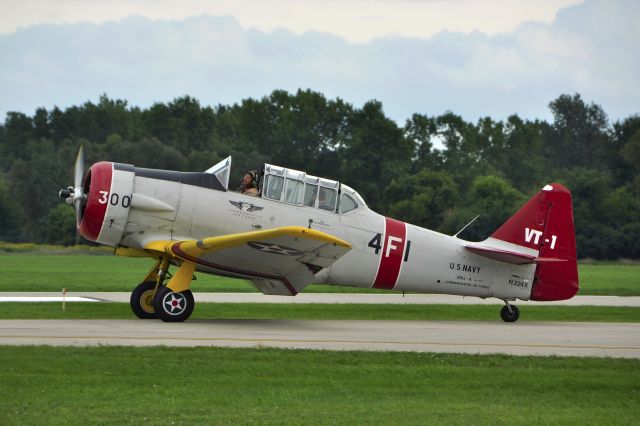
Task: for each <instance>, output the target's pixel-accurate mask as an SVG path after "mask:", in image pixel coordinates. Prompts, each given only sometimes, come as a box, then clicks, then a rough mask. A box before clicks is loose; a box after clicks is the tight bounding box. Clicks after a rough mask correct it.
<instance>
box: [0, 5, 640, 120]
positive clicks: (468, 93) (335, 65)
mask: <svg viewBox="0 0 640 426" xmlns="http://www.w3.org/2000/svg"><path fill="white" fill-rule="evenodd" d="M65 1H66V0H65ZM358 1H359V0H353V3H357V2H358ZM380 1H381V2H382V3H384V2H385V0H380ZM327 2H328V3H332V2H333V0H327ZM141 3H144V1H141ZM443 3H449V2H446V1H445V2H443ZM637 16H640V3H638V2H632V1H618V2H615V3H613V2H610V1H603V0H591V1H587V2H585V3H584V4H580V5H576V6H570V7H568V8H565V9H563V10H561V11H560V13H559V14H558V18H557V20H556V21H554V22H552V23H550V24H545V23H540V22H537V23H534V22H530V23H526V24H523V25H520V26H519V27H518V28H517V29H515V30H514V31H513V32H511V33H500V34H486V33H483V32H479V31H475V32H471V33H468V34H466V33H461V32H441V33H438V34H436V35H434V36H432V37H430V38H427V39H420V38H407V37H386V38H379V39H375V40H372V41H370V42H367V43H352V42H348V41H347V40H345V39H344V38H342V37H338V36H335V35H331V34H327V33H322V32H307V33H304V34H296V33H294V32H292V31H289V30H284V29H279V30H274V31H269V32H265V31H262V30H258V29H246V28H245V27H244V26H243V25H242V24H241V23H240V22H239V21H238V20H237V19H235V18H231V17H211V16H200V17H191V18H187V19H184V20H178V21H175V20H171V21H150V20H149V19H146V18H141V17H137V18H127V19H125V20H123V21H121V22H109V23H105V24H100V25H95V24H88V23H83V24H66V25H41V26H35V27H31V28H27V29H22V30H19V31H16V32H14V33H12V34H5V35H0V63H2V64H3V67H1V68H0V93H2V96H0V114H2V115H4V113H5V112H6V111H8V110H22V111H25V112H28V113H31V112H32V111H33V110H34V109H35V107H36V106H40V105H42V106H46V107H51V106H53V105H54V104H55V105H59V106H62V107H64V106H69V105H72V104H79V103H82V102H84V101H86V100H88V99H94V100H95V99H97V97H98V96H99V95H100V94H101V93H103V92H106V93H107V94H108V95H109V96H111V97H119V98H123V99H128V100H129V101H130V102H131V103H132V104H134V105H140V106H143V107H144V106H148V105H150V104H151V103H153V102H154V101H169V100H171V99H172V98H174V97H177V96H181V95H184V94H189V95H191V96H194V97H196V98H198V99H200V100H201V101H202V102H203V103H207V104H213V105H216V104H219V103H223V104H229V103H234V102H238V101H240V100H241V99H242V98H245V97H261V96H264V95H267V94H269V93H270V92H271V91H272V90H275V89H286V90H290V91H295V90H297V89H298V88H311V89H313V90H317V91H320V92H323V93H324V94H325V95H327V96H329V97H335V96H339V97H341V98H343V99H345V100H347V101H350V102H353V103H356V104H361V103H363V102H365V101H367V100H369V99H372V98H376V99H379V100H381V101H382V102H383V105H384V106H385V110H386V112H387V113H388V114H389V115H390V116H391V117H392V118H394V119H396V120H398V121H399V122H403V121H404V120H405V119H406V118H408V117H409V116H410V115H411V114H412V113H414V112H418V113H426V114H429V115H435V114H441V113H442V112H444V111H445V110H452V111H454V112H456V113H459V114H461V115H463V116H464V117H465V118H467V119H470V120H475V119H477V118H478V117H481V116H486V115H489V116H492V117H494V118H497V119H501V118H505V117H507V116H508V115H510V114H512V113H518V114H520V115H521V116H524V117H528V118H548V117H549V113H548V110H547V104H548V103H549V102H550V101H551V100H553V99H555V98H556V97H557V96H558V95H560V94H561V93H573V92H576V91H577V92H579V93H581V94H582V95H583V96H584V98H586V99H588V100H593V101H595V102H596V103H598V104H600V105H602V106H603V107H604V108H605V111H607V112H608V113H609V114H610V115H612V116H613V117H614V118H620V117H625V116H627V115H630V114H632V113H638V112H640V111H639V110H640V108H639V107H638V104H637V99H640V59H639V58H638V57H637V55H635V49H637V45H638V42H640V30H639V29H638V27H637V26H636V25H635V19H636V17H637Z"/></svg>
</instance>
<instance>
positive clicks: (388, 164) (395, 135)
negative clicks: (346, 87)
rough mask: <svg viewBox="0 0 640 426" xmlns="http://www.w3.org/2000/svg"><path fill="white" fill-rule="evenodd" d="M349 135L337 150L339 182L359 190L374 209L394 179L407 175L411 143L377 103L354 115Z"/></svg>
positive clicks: (370, 104) (350, 122)
mask: <svg viewBox="0 0 640 426" xmlns="http://www.w3.org/2000/svg"><path fill="white" fill-rule="evenodd" d="M349 126H350V132H349V134H348V135H347V137H346V139H345V141H344V144H343V145H341V146H339V148H338V149H339V153H340V155H341V165H340V166H341V168H340V176H337V177H339V178H340V179H342V180H344V181H345V182H347V183H349V184H350V185H352V186H354V187H356V188H361V190H362V192H363V193H364V194H365V196H366V198H367V202H368V203H369V204H370V206H372V207H373V208H376V207H378V206H380V205H382V203H383V200H382V193H383V192H384V189H385V188H386V187H387V185H389V184H390V183H391V181H392V180H393V179H394V178H396V177H397V176H401V175H403V174H405V173H407V172H408V171H409V168H410V166H411V159H412V155H413V151H414V146H413V143H412V141H408V140H406V139H405V138H404V137H403V134H402V130H401V129H400V128H398V126H397V125H396V123H395V122H393V121H392V120H390V119H389V118H387V117H386V116H385V115H384V112H383V110H382V104H381V103H380V102H375V101H371V102H367V103H366V104H364V106H363V107H362V109H360V110H356V111H354V113H353V115H352V117H351V120H350V121H349Z"/></svg>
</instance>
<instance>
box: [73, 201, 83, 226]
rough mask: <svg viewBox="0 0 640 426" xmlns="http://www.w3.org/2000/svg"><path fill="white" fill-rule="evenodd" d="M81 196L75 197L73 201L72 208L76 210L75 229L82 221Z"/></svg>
mask: <svg viewBox="0 0 640 426" xmlns="http://www.w3.org/2000/svg"><path fill="white" fill-rule="evenodd" d="M83 201H84V200H83V198H82V196H80V197H77V198H75V199H74V200H73V207H74V208H75V210H76V228H77V227H79V226H80V222H81V221H82V202H83Z"/></svg>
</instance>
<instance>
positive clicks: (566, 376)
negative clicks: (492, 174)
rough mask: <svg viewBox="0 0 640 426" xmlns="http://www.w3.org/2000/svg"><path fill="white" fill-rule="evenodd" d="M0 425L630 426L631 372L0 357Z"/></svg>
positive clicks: (183, 351)
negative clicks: (499, 425) (613, 425)
mask: <svg viewBox="0 0 640 426" xmlns="http://www.w3.org/2000/svg"><path fill="white" fill-rule="evenodd" d="M1 349H2V350H1V351H0V363H1V364H2V365H3V368H2V369H0V383H1V384H2V386H0V412H2V419H1V421H0V423H2V424H3V425H25V424H38V425H39V424H49V425H56V424H59V425H68V424H114V425H121V424H163V425H171V424H248V423H258V424H274V423H275V424H491V425H494V424H508V425H513V424H637V420H638V416H639V415H640V361H638V360H623V359H589V358H584V359H582V358H546V357H508V356H500V355H495V356H479V355H477V356H474V355H471V356H469V355H466V356H465V355H454V354H419V353H394V352H387V353H370V352H330V351H311V350H305V351H296V350H280V349H231V348H225V349H221V348H166V347H156V348H123V347H101V348H78V347H67V348H56V347H2V348H1Z"/></svg>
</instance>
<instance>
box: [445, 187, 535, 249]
mask: <svg viewBox="0 0 640 426" xmlns="http://www.w3.org/2000/svg"><path fill="white" fill-rule="evenodd" d="M525 201H526V197H525V196H524V195H523V194H522V193H520V192H519V191H518V190H517V189H515V188H513V187H512V186H511V185H510V184H509V183H508V182H507V181H505V180H504V179H503V178H501V177H499V176H491V175H489V176H478V177H476V178H475V179H474V180H473V183H472V184H471V188H470V189H469V192H468V195H467V198H466V202H465V203H464V205H463V206H461V207H460V208H458V209H457V210H456V211H455V212H454V213H453V214H451V215H449V217H447V220H446V222H445V224H444V229H445V230H446V231H448V232H449V233H455V232H457V231H459V230H460V229H462V228H463V227H464V226H465V225H466V224H467V223H469V221H470V220H472V219H473V218H474V217H476V216H479V217H478V218H477V219H476V220H475V221H474V222H473V224H472V225H471V226H469V227H468V228H466V229H465V230H464V231H463V232H461V233H460V237H461V238H466V239H470V240H473V241H480V240H484V239H485V238H488V237H489V236H490V235H491V234H492V233H493V232H494V231H495V230H496V229H498V228H499V227H500V225H502V224H503V223H504V222H505V221H506V220H507V219H508V218H509V217H511V216H512V215H513V214H515V213H516V211H517V210H518V209H519V208H520V207H521V206H522V205H523V203H524V202H525Z"/></svg>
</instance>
